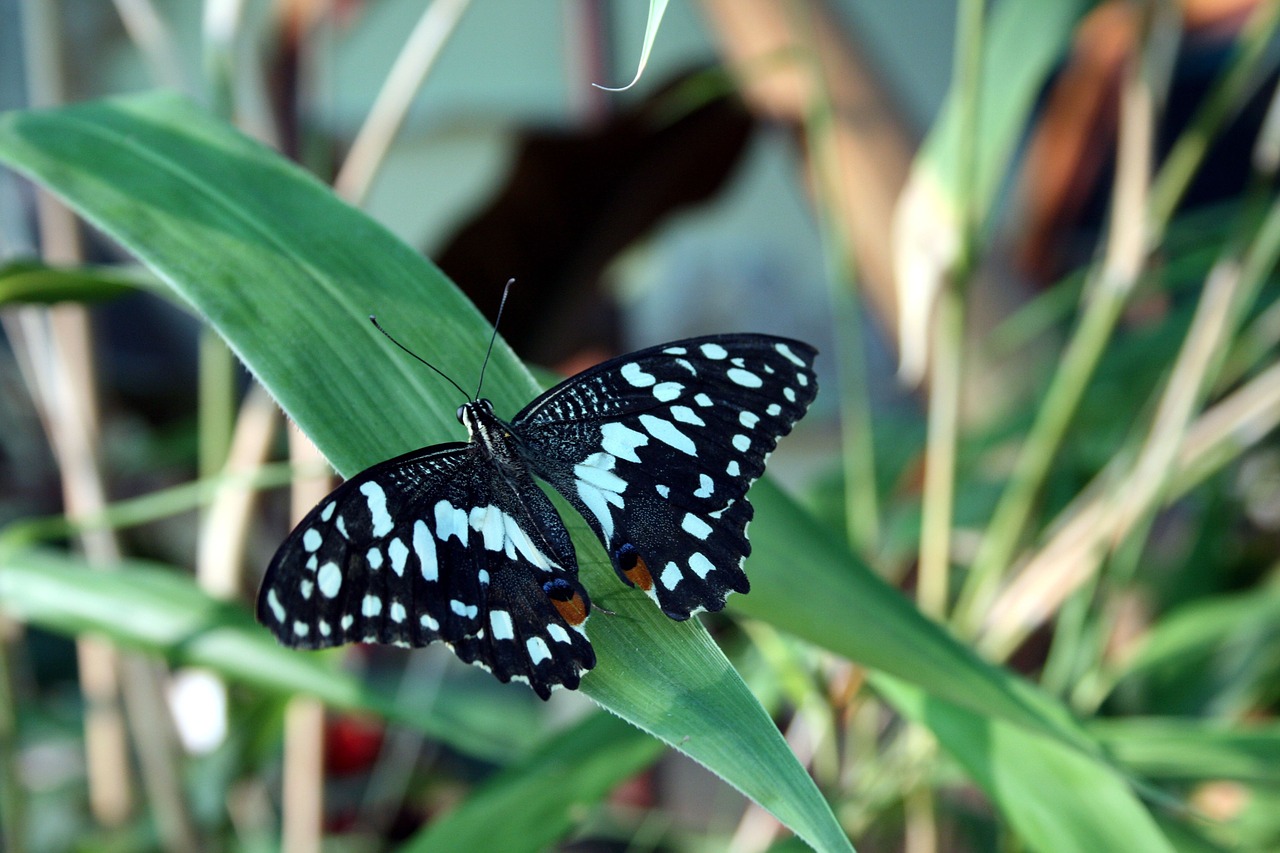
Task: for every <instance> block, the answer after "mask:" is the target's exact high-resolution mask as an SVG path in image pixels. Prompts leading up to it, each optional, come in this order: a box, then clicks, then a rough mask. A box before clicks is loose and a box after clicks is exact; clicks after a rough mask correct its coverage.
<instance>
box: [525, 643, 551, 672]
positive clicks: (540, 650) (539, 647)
mask: <svg viewBox="0 0 1280 853" xmlns="http://www.w3.org/2000/svg"><path fill="white" fill-rule="evenodd" d="M524 646H525V648H526V649H528V650H529V660H531V661H533V665H534V666H537V665H538V664H540V663H542V662H543V661H544V660H551V649H549V648H547V641H546V640H544V639H542V638H541V637H530V638H529V639H527V640H525V643H524Z"/></svg>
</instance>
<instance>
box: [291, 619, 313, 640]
mask: <svg viewBox="0 0 1280 853" xmlns="http://www.w3.org/2000/svg"><path fill="white" fill-rule="evenodd" d="M293 633H294V634H296V635H297V636H299V637H305V636H307V634H310V633H311V626H310V625H308V624H307V623H306V622H294V623H293Z"/></svg>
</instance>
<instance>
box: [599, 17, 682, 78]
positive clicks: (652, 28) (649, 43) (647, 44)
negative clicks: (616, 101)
mask: <svg viewBox="0 0 1280 853" xmlns="http://www.w3.org/2000/svg"><path fill="white" fill-rule="evenodd" d="M666 12H667V0H649V20H648V22H647V23H646V24H645V27H644V45H643V46H642V47H641V48H640V62H639V64H638V65H637V66H636V76H635V77H634V78H632V80H631V82H630V83H628V84H627V85H625V86H621V87H619V88H617V89H611V88H610V87H608V86H601V85H600V84H599V83H592V84H591V85H592V86H595V87H596V88H597V89H604V90H605V91H606V92H625V91H626V90H627V89H630V88H631V87H632V86H634V85H635V84H637V83H639V82H640V77H641V76H642V75H643V74H644V67H645V66H646V65H648V64H649V53H650V51H652V50H653V43H654V41H656V40H657V38H658V27H659V26H660V25H661V24H662V16H663V15H665V14H666Z"/></svg>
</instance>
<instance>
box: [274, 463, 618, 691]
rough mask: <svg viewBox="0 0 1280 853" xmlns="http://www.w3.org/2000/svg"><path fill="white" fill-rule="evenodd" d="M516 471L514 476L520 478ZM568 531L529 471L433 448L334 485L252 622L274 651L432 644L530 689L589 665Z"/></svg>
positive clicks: (281, 562)
mask: <svg viewBox="0 0 1280 853" xmlns="http://www.w3.org/2000/svg"><path fill="white" fill-rule="evenodd" d="M522 474H523V477H522V476H521V475H522ZM577 574H578V569H577V562H576V560H575V558H574V554H573V548H572V545H571V544H570V542H569V536H568V531H567V530H565V528H564V524H563V522H562V521H561V520H560V517H559V516H558V515H557V514H556V512H555V510H554V508H553V507H552V505H551V503H550V501H549V500H548V499H547V497H546V495H544V494H543V493H542V491H541V490H540V489H539V488H538V487H537V485H536V484H534V482H533V481H532V479H531V478H530V477H529V475H528V473H527V472H523V471H519V470H517V471H510V470H500V469H499V468H498V467H497V466H496V465H495V463H494V461H493V460H492V459H491V458H489V457H487V456H486V455H485V454H484V453H483V452H482V448H481V446H480V445H478V444H476V443H469V444H461V443H455V444H444V445H438V446H436V447H431V448H427V449H425V450H422V451H418V452H415V453H411V454H406V455H405V456H401V457H399V458H397V459H393V460H390V461H387V462H383V463H381V464H379V465H375V466H374V467H372V468H370V469H368V470H366V471H364V472H363V473H361V474H359V475H358V476H356V477H354V478H352V479H351V480H348V481H347V482H345V483H343V484H342V485H341V486H339V487H338V488H337V489H336V490H334V492H333V493H332V494H330V495H329V496H328V497H327V498H325V499H324V500H323V501H321V502H320V504H319V505H318V506H317V507H316V508H315V509H314V510H312V511H311V512H310V513H309V514H308V515H307V517H306V518H305V519H303V521H302V522H301V523H300V524H299V525H298V526H297V528H296V529H295V530H294V531H293V533H292V534H290V536H289V538H288V539H287V540H286V541H285V543H284V545H282V546H281V547H280V549H279V551H278V552H277V553H276V556H275V558H274V559H273V560H272V563H271V565H270V567H269V568H268V570H267V573H266V576H265V578H264V580H263V584H262V590H261V593H260V595H259V600H258V618H259V620H260V621H261V622H262V623H263V624H264V625H267V626H268V627H269V628H271V629H272V631H273V632H274V633H275V634H276V636H277V637H278V638H279V639H280V641H281V642H283V643H284V644H286V645H289V646H294V647H299V648H323V647H327V646H333V645H339V644H342V643H348V642H379V643H392V644H396V645H402V646H423V645H426V644H428V643H430V642H432V641H434V640H443V641H445V642H447V643H449V644H451V645H453V646H454V647H455V649H456V650H457V651H458V653H459V655H460V656H461V657H462V658H463V659H464V660H467V661H468V662H473V663H477V664H480V665H483V666H484V667H486V668H487V669H490V670H491V671H492V672H493V673H494V674H495V675H497V676H498V677H499V678H500V679H501V680H503V681H509V680H511V679H512V678H517V679H521V680H526V681H528V682H529V683H530V684H531V686H533V687H534V689H535V690H536V691H537V692H538V693H539V695H542V696H544V698H545V696H546V695H549V693H550V688H551V686H552V685H557V684H562V685H565V686H567V687H570V688H572V687H576V686H577V685H578V681H579V678H580V676H581V673H582V672H583V671H585V670H587V669H590V668H591V666H593V665H594V663H595V655H594V653H593V652H592V649H591V646H590V644H589V643H588V642H587V640H586V637H585V635H584V634H583V632H582V623H583V622H584V621H585V619H586V614H587V612H588V611H589V608H590V605H589V603H588V598H587V595H586V592H585V590H583V588H582V586H581V585H580V584H579V583H578V580H577Z"/></svg>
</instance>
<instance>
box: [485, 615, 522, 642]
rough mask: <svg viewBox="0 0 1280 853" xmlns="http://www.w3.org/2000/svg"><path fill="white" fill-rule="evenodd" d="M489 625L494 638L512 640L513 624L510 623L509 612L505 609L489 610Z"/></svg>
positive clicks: (514, 633) (513, 635)
mask: <svg viewBox="0 0 1280 853" xmlns="http://www.w3.org/2000/svg"><path fill="white" fill-rule="evenodd" d="M489 627H490V628H492V629H493V638H494V639H495V640H514V639H515V637H516V631H515V626H514V625H512V624H511V614H510V613H508V612H507V611H505V610H490V611H489Z"/></svg>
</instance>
